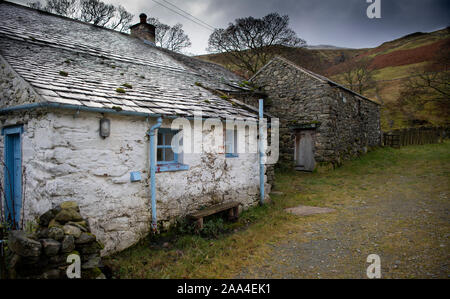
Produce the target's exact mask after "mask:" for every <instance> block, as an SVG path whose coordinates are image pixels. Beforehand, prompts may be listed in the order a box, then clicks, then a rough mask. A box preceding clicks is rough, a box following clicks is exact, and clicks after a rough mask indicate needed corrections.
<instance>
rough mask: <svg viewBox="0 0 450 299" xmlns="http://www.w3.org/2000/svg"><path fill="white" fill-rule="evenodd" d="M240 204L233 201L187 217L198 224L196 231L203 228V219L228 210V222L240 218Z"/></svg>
mask: <svg viewBox="0 0 450 299" xmlns="http://www.w3.org/2000/svg"><path fill="white" fill-rule="evenodd" d="M239 205H241V203H240V202H236V201H231V202H226V203H221V204H218V205H214V206H211V207H208V208H206V209H204V210H201V211H198V212H195V213H192V214H189V215H187V217H188V219H190V220H191V221H193V222H195V223H196V229H197V230H200V229H202V228H203V218H204V217H207V216H211V215H213V214H216V213H220V212H223V211H227V210H228V220H230V221H235V220H237V218H238V217H239Z"/></svg>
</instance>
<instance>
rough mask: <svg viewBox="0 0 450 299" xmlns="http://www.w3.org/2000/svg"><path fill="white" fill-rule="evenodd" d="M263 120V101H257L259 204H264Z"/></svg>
mask: <svg viewBox="0 0 450 299" xmlns="http://www.w3.org/2000/svg"><path fill="white" fill-rule="evenodd" d="M263 118H264V100H263V99H260V100H259V190H260V194H261V199H260V204H261V205H263V204H264V163H263V157H264V144H263V140H262V136H263V134H264V132H263Z"/></svg>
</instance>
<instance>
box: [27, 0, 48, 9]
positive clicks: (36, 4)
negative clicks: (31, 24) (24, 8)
mask: <svg viewBox="0 0 450 299" xmlns="http://www.w3.org/2000/svg"><path fill="white" fill-rule="evenodd" d="M27 5H28V6H29V7H31V8H33V9H37V10H44V5H42V3H41V1H35V2H28V3H27Z"/></svg>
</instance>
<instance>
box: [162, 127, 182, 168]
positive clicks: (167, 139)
mask: <svg viewBox="0 0 450 299" xmlns="http://www.w3.org/2000/svg"><path fill="white" fill-rule="evenodd" d="M179 132H180V131H174V130H170V129H159V130H158V145H157V150H156V160H157V161H158V162H157V171H158V172H164V171H179V170H188V169H189V166H187V165H184V164H181V161H180V155H179V154H177V153H175V151H174V150H173V148H172V139H173V138H174V137H175V135H176V134H178V133H179ZM182 142H183V140H180V145H181V144H182Z"/></svg>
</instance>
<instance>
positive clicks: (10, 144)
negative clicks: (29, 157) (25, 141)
mask: <svg viewBox="0 0 450 299" xmlns="http://www.w3.org/2000/svg"><path fill="white" fill-rule="evenodd" d="M3 133H4V136H5V147H4V149H5V164H4V166H5V167H4V190H5V209H4V210H5V217H6V221H7V222H8V223H9V224H10V225H11V226H12V228H15V229H17V228H19V221H20V214H21V210H22V148H21V133H22V127H10V128H4V129H3Z"/></svg>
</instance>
